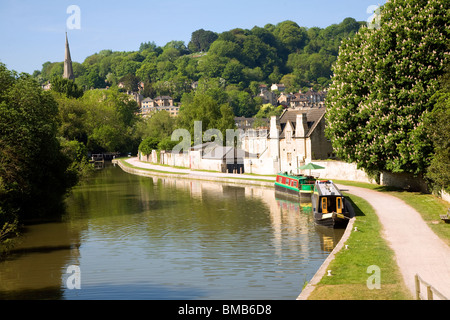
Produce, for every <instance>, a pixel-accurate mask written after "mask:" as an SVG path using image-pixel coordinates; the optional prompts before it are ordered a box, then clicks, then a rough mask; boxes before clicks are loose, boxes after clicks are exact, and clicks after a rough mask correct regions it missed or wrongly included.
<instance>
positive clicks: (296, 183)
mask: <svg viewBox="0 0 450 320" xmlns="http://www.w3.org/2000/svg"><path fill="white" fill-rule="evenodd" d="M293 186H294V187H296V188H297V186H298V181H297V180H294V184H293Z"/></svg>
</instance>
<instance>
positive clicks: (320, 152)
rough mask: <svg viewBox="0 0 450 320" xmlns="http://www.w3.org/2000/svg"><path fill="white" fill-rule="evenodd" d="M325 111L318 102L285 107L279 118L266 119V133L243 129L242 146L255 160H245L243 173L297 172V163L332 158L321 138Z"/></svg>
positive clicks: (325, 139)
mask: <svg viewBox="0 0 450 320" xmlns="http://www.w3.org/2000/svg"><path fill="white" fill-rule="evenodd" d="M325 111H326V108H325V107H322V106H321V105H317V106H315V107H310V108H306V109H303V110H295V109H286V110H285V111H284V112H283V113H282V115H281V116H280V117H279V118H278V117H276V116H273V117H272V118H271V119H270V128H269V131H268V132H267V131H265V130H253V131H252V130H248V131H247V132H245V134H244V137H243V139H242V149H244V150H245V151H247V152H249V153H253V154H257V155H258V157H257V158H256V159H246V160H245V172H247V173H259V174H276V173H278V172H293V173H298V169H297V168H298V167H300V166H301V165H304V164H306V163H309V162H311V161H313V160H317V159H329V158H333V157H334V153H333V148H332V146H331V142H330V141H329V140H328V139H327V138H326V137H325Z"/></svg>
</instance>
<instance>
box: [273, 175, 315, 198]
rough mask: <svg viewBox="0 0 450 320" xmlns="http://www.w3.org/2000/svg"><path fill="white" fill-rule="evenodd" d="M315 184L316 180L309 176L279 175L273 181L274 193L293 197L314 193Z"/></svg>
mask: <svg viewBox="0 0 450 320" xmlns="http://www.w3.org/2000/svg"><path fill="white" fill-rule="evenodd" d="M315 182H316V179H315V178H314V177H311V176H305V175H301V174H299V175H294V174H288V173H287V172H285V173H279V174H277V180H276V181H275V191H278V192H280V193H283V194H288V195H294V196H299V195H301V194H308V195H310V194H312V193H313V192H314V183H315Z"/></svg>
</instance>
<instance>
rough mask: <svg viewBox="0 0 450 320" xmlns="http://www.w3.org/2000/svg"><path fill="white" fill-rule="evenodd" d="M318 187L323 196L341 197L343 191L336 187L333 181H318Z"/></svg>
mask: <svg viewBox="0 0 450 320" xmlns="http://www.w3.org/2000/svg"><path fill="white" fill-rule="evenodd" d="M316 187H317V190H318V191H319V194H320V195H321V196H341V195H342V194H341V191H340V190H339V189H338V187H336V185H335V184H334V183H333V181H330V180H326V181H322V180H318V181H316Z"/></svg>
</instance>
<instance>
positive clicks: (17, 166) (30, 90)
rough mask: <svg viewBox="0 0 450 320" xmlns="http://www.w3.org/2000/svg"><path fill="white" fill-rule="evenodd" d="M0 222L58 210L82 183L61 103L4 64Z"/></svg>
mask: <svg viewBox="0 0 450 320" xmlns="http://www.w3.org/2000/svg"><path fill="white" fill-rule="evenodd" d="M0 88H1V91H0V132H2V134H1V136H0V213H1V215H0V222H2V225H3V223H5V222H13V221H15V220H16V219H17V218H19V219H20V220H22V219H24V218H38V217H43V216H46V215H49V214H53V213H56V212H58V211H59V210H60V209H61V205H62V199H63V197H64V195H65V193H66V192H67V190H68V189H69V188H70V187H72V186H73V185H75V183H76V182H77V174H76V173H74V172H73V171H71V170H70V168H69V167H70V164H71V159H70V158H68V157H67V155H66V154H65V153H64V152H63V151H62V149H61V146H60V143H59V141H58V139H57V132H58V106H57V103H56V101H55V100H54V99H53V97H52V95H51V94H50V93H49V92H44V91H43V90H42V89H41V88H40V86H39V84H38V83H37V82H36V81H35V80H33V79H32V78H31V77H30V76H29V75H26V74H22V75H20V76H17V75H16V74H15V73H13V72H10V71H8V70H7V69H6V67H5V66H4V65H3V64H0Z"/></svg>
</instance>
